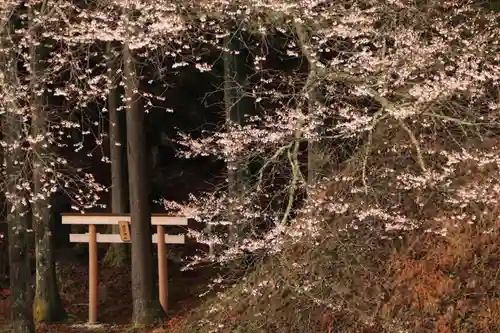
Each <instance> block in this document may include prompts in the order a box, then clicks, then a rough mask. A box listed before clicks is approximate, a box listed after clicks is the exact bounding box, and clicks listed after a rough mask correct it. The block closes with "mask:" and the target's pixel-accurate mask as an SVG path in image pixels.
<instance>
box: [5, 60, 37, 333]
mask: <svg viewBox="0 0 500 333" xmlns="http://www.w3.org/2000/svg"><path fill="white" fill-rule="evenodd" d="M11 65H12V64H11ZM13 107H15V106H13ZM2 125H3V134H4V141H5V142H6V143H7V146H8V147H12V146H13V145H14V144H18V143H19V138H20V136H21V135H22V128H21V126H22V119H21V116H19V115H17V114H15V113H14V112H12V113H11V112H7V114H6V116H5V117H3V119H2ZM23 160H24V159H23V153H22V150H21V148H17V149H16V150H15V151H14V152H13V151H9V152H8V153H7V154H5V163H6V182H7V186H6V190H7V192H8V193H9V196H10V199H9V201H8V202H7V209H8V214H7V223H8V225H9V227H8V228H9V232H8V241H9V270H10V291H11V314H12V317H11V318H12V327H13V332H14V333H31V332H35V326H34V324H33V316H32V313H31V298H32V297H31V287H30V280H31V279H30V278H31V270H30V260H29V246H28V243H29V235H28V218H27V208H26V207H25V206H23V205H22V204H21V200H22V199H21V198H22V196H23V193H19V190H18V189H17V188H16V187H17V184H18V182H19V181H20V180H21V181H22V179H19V177H20V173H21V170H20V168H21V166H22V165H23V163H22V162H23Z"/></svg>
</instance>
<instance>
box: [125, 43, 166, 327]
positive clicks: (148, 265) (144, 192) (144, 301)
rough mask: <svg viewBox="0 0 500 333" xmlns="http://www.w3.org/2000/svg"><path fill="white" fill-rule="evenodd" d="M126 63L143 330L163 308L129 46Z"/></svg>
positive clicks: (136, 283)
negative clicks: (158, 292) (156, 279)
mask: <svg viewBox="0 0 500 333" xmlns="http://www.w3.org/2000/svg"><path fill="white" fill-rule="evenodd" d="M123 63H124V74H125V78H124V79H125V98H126V103H127V110H126V115H127V144H128V146H127V158H128V169H129V188H130V217H131V238H132V302H133V316H132V321H133V324H134V326H136V327H141V326H144V325H150V324H152V323H154V321H155V319H156V318H157V317H158V316H159V315H160V314H161V312H162V309H161V307H160V303H159V301H158V299H157V298H156V297H155V296H156V295H155V294H156V293H155V292H154V273H153V272H154V271H153V246H152V242H151V213H150V205H149V188H148V181H147V177H148V175H147V165H146V161H147V152H146V141H145V127H144V113H143V112H142V110H140V109H139V96H138V94H137V93H136V91H137V89H138V81H137V77H136V72H135V66H134V60H133V56H132V54H131V52H130V50H129V48H128V45H124V47H123Z"/></svg>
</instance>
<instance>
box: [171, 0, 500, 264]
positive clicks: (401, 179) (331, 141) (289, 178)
mask: <svg viewBox="0 0 500 333" xmlns="http://www.w3.org/2000/svg"><path fill="white" fill-rule="evenodd" d="M238 4H239V7H238V8H239V9H238V10H233V9H232V8H233V7H232V6H228V5H227V4H226V2H224V1H205V2H202V3H201V4H200V5H199V7H198V10H199V12H198V13H199V18H200V19H199V20H200V21H199V22H198V24H199V26H200V29H201V30H203V31H205V35H204V36H203V38H199V39H200V40H203V41H204V42H206V43H207V44H210V45H215V46H216V47H219V48H220V49H222V50H223V51H226V52H227V50H224V49H223V44H222V43H221V40H222V38H223V36H225V35H226V34H228V33H229V32H228V31H227V29H226V28H225V27H226V26H227V21H233V22H237V25H238V26H239V27H240V29H241V30H244V31H247V32H248V33H249V34H252V35H253V36H254V37H253V39H254V40H255V45H250V43H249V44H247V45H249V46H248V48H249V51H250V52H251V53H252V54H254V73H255V77H258V78H259V79H258V80H255V81H254V82H252V89H251V90H249V91H247V92H246V93H247V94H249V95H250V96H251V97H252V98H253V99H254V101H255V107H256V108H259V111H260V112H259V113H258V114H257V115H255V116H252V117H248V118H247V121H246V123H245V124H244V125H241V126H239V127H238V128H237V129H236V130H232V131H231V132H227V131H225V130H221V131H218V132H213V133H207V134H206V135H205V136H204V137H203V138H201V139H194V138H192V137H190V136H189V135H185V134H182V140H181V141H182V142H183V143H184V144H185V146H186V147H187V149H186V151H185V152H184V153H183V156H184V157H187V158H192V157H195V156H204V155H212V156H216V157H218V158H220V159H222V160H224V161H226V162H228V163H230V162H231V161H235V160H240V161H241V160H257V159H258V160H260V161H261V164H260V169H259V171H258V172H257V173H256V175H255V176H254V179H253V181H252V183H251V185H250V186H248V185H247V186H248V187H247V189H246V191H247V192H246V195H245V196H244V198H243V199H242V200H240V199H238V198H234V197H232V196H231V195H228V192H227V191H226V190H225V189H223V190H220V191H218V192H214V193H208V194H207V195H206V196H201V197H197V198H194V197H193V200H192V201H191V202H190V203H187V204H178V203H172V202H166V207H167V209H171V210H177V211H180V212H183V213H185V214H190V215H191V216H193V217H195V218H197V219H198V220H199V221H202V222H206V223H209V224H212V225H213V228H212V229H214V228H218V229H219V232H218V233H216V234H215V235H213V236H210V235H208V234H206V233H205V232H195V231H193V232H192V235H193V236H194V237H196V238H197V239H198V240H199V241H201V242H206V243H208V244H211V245H217V246H218V247H219V252H218V255H217V256H216V257H215V258H212V260H227V259H230V258H235V257H236V256H240V255H242V254H245V253H248V252H256V251H265V252H266V253H275V252H276V251H279V249H280V248H281V247H282V245H283V244H285V243H286V240H289V239H293V240H294V241H299V240H300V239H302V238H303V237H313V238H314V237H320V236H321V232H320V230H321V228H322V226H324V224H323V223H325V222H326V221H327V220H328V219H329V218H330V216H332V215H333V216H336V219H337V220H338V221H339V224H338V225H337V227H336V229H338V230H346V232H347V230H351V231H352V230H360V229H361V228H363V229H366V230H369V231H370V232H372V233H374V235H378V236H379V237H393V236H394V235H396V236H397V235H398V233H402V232H404V231H405V230H416V229H428V230H429V231H432V232H440V233H443V234H445V233H446V231H445V230H446V228H445V227H444V226H442V225H441V224H440V223H441V222H440V221H441V220H440V217H438V216H429V215H428V214H427V215H426V214H423V213H417V212H419V211H420V212H423V211H424V210H425V208H427V207H428V206H429V205H431V204H432V203H436V202H440V203H442V204H443V206H442V210H443V211H447V212H449V213H450V214H451V212H456V213H453V215H454V219H456V220H457V223H458V221H464V222H467V221H471V222H472V223H473V221H476V220H477V219H479V218H480V216H479V215H477V214H478V213H479V212H476V213H473V212H472V210H470V208H467V207H471V206H473V205H480V206H481V207H483V208H484V209H486V206H485V205H489V204H487V203H486V201H487V200H488V199H486V198H490V196H491V198H492V197H495V196H497V192H496V185H495V184H496V179H498V177H497V173H491V174H489V175H488V177H487V178H485V179H484V180H483V182H481V185H477V187H476V185H474V188H475V190H472V189H471V188H469V187H470V186H473V185H472V184H469V185H467V186H466V188H467V189H466V188H464V185H463V184H462V185H460V184H459V182H458V181H457V179H458V175H459V174H460V172H462V171H461V170H462V168H463V167H464V166H465V165H469V167H471V168H476V167H477V168H480V169H481V170H483V168H495V170H496V168H497V164H496V163H497V162H496V157H495V156H497V149H498V145H497V144H495V143H494V142H495V139H494V137H495V133H496V132H495V131H496V130H497V127H498V120H499V119H498V110H499V104H498V100H499V97H498V91H499V90H498V89H499V87H498V82H499V80H498V78H499V77H500V72H499V58H498V48H499V45H498V40H499V38H498V37H499V36H498V34H499V30H498V18H499V16H498V13H494V12H488V11H486V10H484V8H482V7H480V6H479V5H477V4H475V3H474V2H472V1H470V2H469V1H465V2H463V1H460V2H459V1H452V0H450V1H440V2H423V3H419V4H413V3H410V2H406V1H390V2H387V1H354V2H351V1H350V2H346V1H340V2H339V1H336V2H332V1H320V0H318V1H305V2H295V1H248V2H247V1H240V2H239V3H238ZM207 31H210V32H212V33H213V34H212V35H210V36H209V37H207V35H209V34H208V33H207ZM277 39H279V41H280V42H282V44H281V45H282V48H281V49H278V48H276V47H275V45H276V44H277V42H275V41H276V40H277ZM273 42H274V44H273ZM271 47H274V52H277V53H280V56H281V57H282V59H290V58H294V57H295V58H297V59H298V60H300V62H302V63H304V62H305V63H306V64H307V66H306V68H304V66H302V67H300V66H297V70H294V71H287V70H284V69H281V70H279V69H274V68H272V67H271V66H272V65H271V59H270V58H269V55H270V52H266V50H267V49H270V48H271ZM486 142H489V144H487V143H486ZM472 143H474V144H472ZM304 145H306V146H308V148H307V149H308V151H309V163H307V164H305V163H304ZM318 155H324V157H321V156H319V157H318ZM320 157H321V158H320ZM321 159H323V160H329V162H330V163H326V164H325V163H322V162H321V161H320V160H321ZM473 161H475V162H473ZM470 163H475V164H474V165H475V166H474V167H472V166H471V164H470ZM312 164H316V166H312ZM322 164H323V165H325V167H324V168H323V169H321V168H318V165H319V166H321V165H322ZM279 178H281V179H285V180H284V181H283V180H279ZM283 183H285V184H283ZM278 184H279V185H278ZM486 184H489V185H486ZM333 188H335V189H337V191H335V192H334V193H331V189H333ZM329 189H330V190H329ZM436 189H439V191H438V192H439V198H440V199H438V198H437V197H434V198H433V199H432V200H431V199H430V197H429V196H430V193H431V192H433V191H434V190H436ZM408 191H410V192H412V193H411V195H410V193H409V192H408ZM303 193H308V197H307V199H303V198H304V196H303V195H302V194H303ZM325 193H328V194H325ZM403 193H404V196H406V197H407V198H409V200H410V202H411V206H408V205H410V203H409V202H408V200H402V199H401V196H402V195H403ZM486 193H488V194H486ZM280 194H281V195H280ZM434 195H436V194H434ZM355 197H356V198H360V199H355ZM452 198H453V199H452ZM235 200H237V202H238V203H237V204H236V205H235V204H234V202H235ZM359 200H361V201H360V202H359ZM271 202H272V203H273V204H271ZM445 203H446V204H445ZM228 205H232V206H233V207H238V209H240V210H241V212H239V216H241V218H240V219H239V220H238V223H241V224H247V225H252V226H253V227H252V228H250V229H247V232H246V233H245V234H244V235H243V236H242V237H241V239H240V240H239V242H238V245H236V246H227V244H228V242H227V241H226V238H227V228H228V226H230V225H231V224H232V223H234V222H233V221H231V220H230V219H228V216H227V215H226V213H225V207H226V206H228ZM445 206H446V208H445ZM269 207H272V208H269ZM409 207H414V208H413V209H410V208H409ZM489 207H490V208H488V211H490V209H493V207H492V206H489ZM458 212H459V213H458ZM455 214H458V215H455ZM447 215H448V213H447ZM297 217H300V218H297ZM326 217H328V218H326ZM340 221H344V222H340ZM345 221H348V222H345ZM263 223H265V225H266V227H262V224H263ZM195 259H196V260H195V261H197V260H201V258H195Z"/></svg>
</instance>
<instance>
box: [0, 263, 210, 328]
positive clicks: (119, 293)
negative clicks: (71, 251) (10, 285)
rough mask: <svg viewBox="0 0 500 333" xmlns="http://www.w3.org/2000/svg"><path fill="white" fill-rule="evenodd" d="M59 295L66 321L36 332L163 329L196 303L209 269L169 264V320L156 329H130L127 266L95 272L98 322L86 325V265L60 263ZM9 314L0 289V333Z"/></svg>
mask: <svg viewBox="0 0 500 333" xmlns="http://www.w3.org/2000/svg"><path fill="white" fill-rule="evenodd" d="M59 269H60V277H61V281H62V283H61V286H60V290H61V297H62V299H63V302H64V307H65V310H66V312H67V313H68V321H67V323H59V324H50V325H46V324H41V325H38V327H37V332H38V333H42V332H43V333H46V332H50V333H58V332H70V333H71V332H75V333H76V332H85V331H87V332H117V333H118V332H120V333H123V332H156V333H159V332H165V331H166V330H165V329H166V328H167V327H171V326H172V325H175V323H176V322H178V321H179V317H180V316H182V315H183V314H184V313H186V312H187V311H189V309H193V308H194V307H196V306H197V305H198V303H199V297H198V295H199V294H200V293H201V292H202V291H204V289H205V287H206V284H207V279H208V276H209V275H210V271H209V270H197V271H186V272H181V271H180V269H179V267H175V266H174V265H170V266H169V273H170V275H169V303H170V304H169V305H170V308H169V311H168V312H169V313H168V315H169V320H168V321H167V322H165V323H163V324H162V325H161V326H159V327H156V328H148V329H131V327H130V320H131V318H132V295H131V281H130V267H124V268H108V267H101V268H100V272H99V278H100V281H99V285H100V287H99V289H100V297H101V303H100V305H99V310H98V311H99V324H96V325H90V324H88V322H87V320H88V264H87V263H86V262H77V263H75V262H74V260H73V261H70V262H61V263H60V266H59ZM9 316H10V297H9V292H8V290H7V289H3V290H0V333H3V332H10V328H9V327H8V326H7V324H6V323H8V322H9Z"/></svg>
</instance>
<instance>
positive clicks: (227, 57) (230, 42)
mask: <svg viewBox="0 0 500 333" xmlns="http://www.w3.org/2000/svg"><path fill="white" fill-rule="evenodd" d="M237 38H238V36H237V34H236V33H230V34H229V35H228V36H226V37H225V39H224V45H225V47H226V48H227V49H228V50H229V51H239V49H240V47H239V46H240V45H239V40H238V39H237ZM239 58H240V56H239V55H238V54H234V53H233V52H224V104H225V109H226V126H227V131H228V132H229V133H231V131H232V128H233V127H234V126H237V125H243V123H244V117H245V105H244V103H243V92H242V91H241V86H243V85H244V82H243V78H242V73H241V71H242V70H241V69H242V68H241V60H240V59H239ZM245 168H246V165H245V163H244V162H243V161H239V160H233V161H229V162H228V163H227V178H228V195H229V198H230V199H231V200H234V201H233V203H230V204H229V205H228V216H229V221H230V222H231V224H232V225H231V228H230V230H229V241H230V243H231V244H235V243H236V242H237V241H238V238H239V236H240V234H241V232H242V229H243V227H244V226H243V225H242V224H241V221H239V216H238V215H239V214H238V212H236V211H234V206H238V201H239V200H240V199H241V198H242V197H243V196H244V187H245V186H244V182H245V179H244V178H245Z"/></svg>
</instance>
